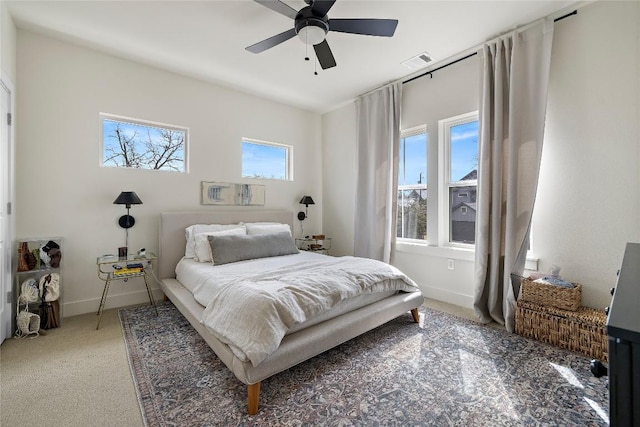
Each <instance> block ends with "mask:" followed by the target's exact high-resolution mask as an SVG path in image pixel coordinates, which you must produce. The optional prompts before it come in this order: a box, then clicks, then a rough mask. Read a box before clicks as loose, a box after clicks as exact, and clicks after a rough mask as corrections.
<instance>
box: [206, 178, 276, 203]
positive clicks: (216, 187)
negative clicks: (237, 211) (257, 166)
mask: <svg viewBox="0 0 640 427" xmlns="http://www.w3.org/2000/svg"><path fill="white" fill-rule="evenodd" d="M200 203H201V204H203V205H235V206H264V185H259V184H233V183H230V182H206V181H202V196H201V200H200Z"/></svg>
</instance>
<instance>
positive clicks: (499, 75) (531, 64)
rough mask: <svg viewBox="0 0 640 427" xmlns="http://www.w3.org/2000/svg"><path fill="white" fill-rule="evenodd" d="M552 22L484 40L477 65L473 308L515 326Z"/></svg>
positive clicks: (484, 316) (534, 187)
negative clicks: (513, 278)
mask: <svg viewBox="0 0 640 427" xmlns="http://www.w3.org/2000/svg"><path fill="white" fill-rule="evenodd" d="M552 41H553V22H551V21H549V20H546V19H545V20H542V21H539V22H537V23H536V24H534V25H532V26H531V27H529V28H527V29H524V30H522V31H515V32H513V33H512V34H510V35H508V36H505V37H501V38H500V39H498V40H496V41H493V42H490V43H487V44H485V45H484V46H483V47H482V49H481V50H480V51H479V52H478V53H479V57H480V67H481V89H480V90H481V93H480V113H479V115H480V142H479V148H478V150H479V154H478V157H479V167H478V173H479V175H478V211H477V218H476V221H477V223H476V252H475V274H474V287H475V295H474V309H475V311H476V314H477V315H478V317H479V318H480V320H481V321H483V322H490V321H492V320H493V321H496V322H498V323H500V324H502V325H505V327H506V329H507V330H509V331H511V332H513V330H514V321H515V310H516V297H517V295H516V292H517V290H516V289H514V286H513V285H512V282H511V274H512V273H513V274H517V275H522V273H523V271H524V263H525V260H526V254H527V250H528V247H529V231H530V226H531V217H532V213H533V206H534V202H535V196H536V191H537V187H538V174H539V170H540V159H541V156H542V140H543V135H544V124H545V113H546V106H547V88H548V82H549V67H550V62H551V45H552Z"/></svg>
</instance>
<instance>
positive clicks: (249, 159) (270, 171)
mask: <svg viewBox="0 0 640 427" xmlns="http://www.w3.org/2000/svg"><path fill="white" fill-rule="evenodd" d="M286 170H287V149H286V148H284V147H275V146H271V145H262V144H253V143H251V142H247V141H242V176H243V177H244V178H247V177H249V178H251V177H255V176H259V177H261V178H272V179H286Z"/></svg>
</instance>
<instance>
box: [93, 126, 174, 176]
mask: <svg viewBox="0 0 640 427" xmlns="http://www.w3.org/2000/svg"><path fill="white" fill-rule="evenodd" d="M108 137H109V138H111V139H114V140H115V141H116V144H114V145H110V146H108V147H105V155H106V156H105V159H104V163H113V164H114V165H115V166H118V167H128V168H138V169H169V170H175V171H181V170H183V163H184V153H183V150H184V133H183V132H179V131H175V130H171V129H158V128H149V129H147V135H146V139H144V140H143V139H142V138H140V137H139V135H138V133H137V132H136V131H133V133H130V134H128V135H127V132H125V131H124V130H123V129H122V127H121V126H120V123H117V124H116V127H115V129H114V130H113V134H111V135H108Z"/></svg>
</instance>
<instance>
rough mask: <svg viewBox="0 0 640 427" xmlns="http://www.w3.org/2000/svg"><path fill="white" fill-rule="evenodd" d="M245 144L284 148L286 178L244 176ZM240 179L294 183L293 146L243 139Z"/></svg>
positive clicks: (241, 144)
mask: <svg viewBox="0 0 640 427" xmlns="http://www.w3.org/2000/svg"><path fill="white" fill-rule="evenodd" d="M245 142H246V143H248V144H254V145H262V146H266V147H273V148H283V149H284V150H285V166H284V168H285V171H284V173H285V176H284V178H269V177H254V176H244V173H243V171H242V170H243V169H244V163H243V160H244V159H243V158H242V156H243V149H244V143H245ZM240 177H241V178H242V179H269V180H273V181H293V146H292V145H288V144H282V143H278V142H271V141H264V140H260V139H254V138H245V137H242V138H241V141H240Z"/></svg>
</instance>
